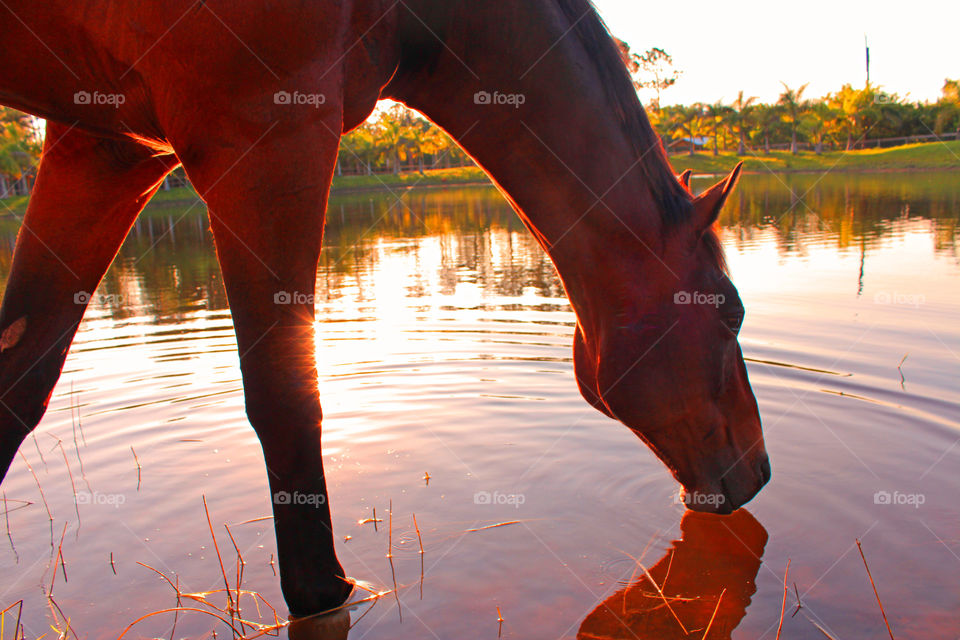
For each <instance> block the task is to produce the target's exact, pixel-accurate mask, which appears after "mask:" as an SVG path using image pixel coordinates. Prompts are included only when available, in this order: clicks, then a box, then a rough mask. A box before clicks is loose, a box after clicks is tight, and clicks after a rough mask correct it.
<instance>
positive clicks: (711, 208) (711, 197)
mask: <svg viewBox="0 0 960 640" xmlns="http://www.w3.org/2000/svg"><path fill="white" fill-rule="evenodd" d="M742 168H743V163H742V162H740V163H738V164H737V166H736V167H734V168H733V171H731V172H730V175H729V176H727V177H726V178H725V179H724V180H721V181H720V182H718V183H717V184H715V185H713V186H712V187H710V188H709V189H707V190H706V191H704V192H703V193H701V194H700V195H699V196H697V197H696V198H694V200H693V211H694V214H693V219H694V221H695V224H696V228H697V231H698V232H699V233H703V232H704V231H706V230H707V229H709V228H710V226H711V225H712V224H713V223H714V222H716V221H717V217H718V216H719V215H720V210H721V209H722V208H723V204H724V203H725V202H726V201H727V196H729V195H730V193H731V192H732V191H733V188H734V187H735V186H736V184H737V179H738V178H739V177H740V170H741V169H742Z"/></svg>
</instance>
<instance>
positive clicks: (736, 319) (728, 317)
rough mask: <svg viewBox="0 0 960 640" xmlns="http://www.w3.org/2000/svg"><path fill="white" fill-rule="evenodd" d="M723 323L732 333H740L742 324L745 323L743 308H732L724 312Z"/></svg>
mask: <svg viewBox="0 0 960 640" xmlns="http://www.w3.org/2000/svg"><path fill="white" fill-rule="evenodd" d="M722 318H723V324H724V325H726V327H727V329H729V330H730V332H731V333H733V334H734V335H737V334H738V333H740V326H741V325H742V324H743V309H742V308H741V309H730V310H729V311H723V312H722Z"/></svg>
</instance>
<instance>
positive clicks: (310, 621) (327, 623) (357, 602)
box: [287, 578, 378, 640]
mask: <svg viewBox="0 0 960 640" xmlns="http://www.w3.org/2000/svg"><path fill="white" fill-rule="evenodd" d="M346 580H347V582H348V583H350V584H351V585H352V586H353V589H352V590H351V591H350V595H349V596H347V599H346V601H345V602H344V603H343V604H342V605H340V606H339V607H337V608H335V609H333V610H331V611H329V612H327V613H317V614H314V615H310V616H302V617H300V616H290V626H289V627H288V628H287V635H288V636H289V637H290V639H291V640H346V637H347V633H348V632H349V631H350V612H351V611H353V610H354V609H358V608H359V607H360V606H362V605H363V604H365V603H368V602H369V601H370V599H371V598H375V597H378V591H377V589H376V588H375V587H374V586H373V585H372V584H370V583H369V582H365V581H363V580H357V579H355V578H346Z"/></svg>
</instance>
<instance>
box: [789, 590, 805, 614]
mask: <svg viewBox="0 0 960 640" xmlns="http://www.w3.org/2000/svg"><path fill="white" fill-rule="evenodd" d="M793 591H794V593H796V594H797V608H796V609H794V611H793V613H791V614H790V617H791V618H792V617H793V616H795V615H797V614H798V613H800V609H803V603H802V602H800V590H799V589H797V583H796V582H794V583H793Z"/></svg>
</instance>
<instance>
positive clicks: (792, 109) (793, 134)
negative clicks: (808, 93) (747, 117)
mask: <svg viewBox="0 0 960 640" xmlns="http://www.w3.org/2000/svg"><path fill="white" fill-rule="evenodd" d="M780 84H782V85H783V93H781V94H780V99H779V100H778V101H777V104H779V105H780V106H781V107H783V112H782V115H783V119H784V122H786V123H788V124H789V125H790V138H791V140H790V153H792V154H793V155H797V127H798V126H799V125H800V118H801V117H802V116H803V111H804V108H805V104H804V102H803V92H804V90H806V88H807V85H806V84H805V85H803V86H802V87H800V88H799V89H791V88H790V87H788V86H787V84H786V83H785V82H781V83H780ZM808 84H809V83H808Z"/></svg>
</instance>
